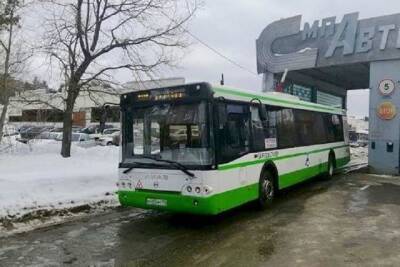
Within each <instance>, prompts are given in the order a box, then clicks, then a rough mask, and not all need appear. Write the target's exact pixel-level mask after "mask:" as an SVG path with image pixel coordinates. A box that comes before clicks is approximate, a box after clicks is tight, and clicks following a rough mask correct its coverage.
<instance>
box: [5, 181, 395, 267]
mask: <svg viewBox="0 0 400 267" xmlns="http://www.w3.org/2000/svg"><path fill="white" fill-rule="evenodd" d="M399 226H400V180H397V179H396V178H382V177H375V176H371V175H366V174H360V173H353V174H346V175H345V174H342V175H337V176H336V177H335V178H334V179H332V180H330V181H312V182H309V183H306V184H303V185H301V186H297V187H296V188H293V189H291V190H289V191H285V192H283V193H282V194H281V195H280V196H279V198H278V199H277V201H276V202H275V204H274V206H273V208H271V209H269V210H267V211H262V212H260V211H257V210H256V209H255V208H254V207H253V206H252V205H248V206H244V207H241V208H239V209H236V210H234V211H232V212H228V213H226V214H223V215H222V216H218V217H206V218H205V217H193V216H177V215H170V214H164V213H157V212H144V211H142V210H138V209H117V210H114V211H111V212H109V213H107V214H102V215H98V216H93V217H88V218H85V219H79V220H76V221H74V222H69V223H65V224H62V225H58V226H54V227H49V228H46V229H40V230H36V231H32V232H29V233H24V234H19V235H16V236H12V237H8V238H3V239H0V265H1V266H32V265H33V266H246V267H249V266H294V265H296V266H307V267H308V266H344V265H347V266H382V265H386V266H399V265H400V253H399V251H400V228H399Z"/></svg>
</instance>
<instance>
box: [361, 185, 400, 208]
mask: <svg viewBox="0 0 400 267" xmlns="http://www.w3.org/2000/svg"><path fill="white" fill-rule="evenodd" d="M365 192H366V197H367V198H368V201H369V203H370V204H393V205H400V185H395V184H390V183H382V184H381V185H374V186H370V187H369V188H368V189H366V190H365Z"/></svg>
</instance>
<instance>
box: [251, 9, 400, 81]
mask: <svg viewBox="0 0 400 267" xmlns="http://www.w3.org/2000/svg"><path fill="white" fill-rule="evenodd" d="M358 17H359V14H358V13H351V14H347V15H345V16H344V17H343V18H342V19H341V20H338V19H337V18H336V17H330V18H325V19H322V20H321V21H320V20H316V21H314V22H313V23H308V22H306V23H305V24H304V27H303V30H301V16H296V17H292V18H288V19H283V20H279V21H276V22H273V23H272V24H270V25H268V26H267V27H266V28H265V29H264V31H263V32H262V33H261V35H260V37H259V39H258V40H257V66H258V72H259V73H264V72H267V71H269V72H272V73H278V72H283V71H284V70H285V69H289V70H296V69H304V68H314V67H324V66H331V65H339V64H350V63H361V62H370V61H376V60H387V59H400V14H395V15H389V16H382V17H376V18H370V19H363V20H358Z"/></svg>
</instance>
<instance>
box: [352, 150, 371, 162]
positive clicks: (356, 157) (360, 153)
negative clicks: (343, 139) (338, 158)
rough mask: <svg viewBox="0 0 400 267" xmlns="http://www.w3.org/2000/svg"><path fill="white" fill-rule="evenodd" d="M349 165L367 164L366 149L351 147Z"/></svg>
mask: <svg viewBox="0 0 400 267" xmlns="http://www.w3.org/2000/svg"><path fill="white" fill-rule="evenodd" d="M350 154H351V162H350V164H352V165H353V164H366V163H368V147H351V148H350Z"/></svg>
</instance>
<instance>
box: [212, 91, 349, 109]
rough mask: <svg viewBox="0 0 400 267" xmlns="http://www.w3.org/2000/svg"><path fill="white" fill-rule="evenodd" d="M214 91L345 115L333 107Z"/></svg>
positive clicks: (237, 92)
mask: <svg viewBox="0 0 400 267" xmlns="http://www.w3.org/2000/svg"><path fill="white" fill-rule="evenodd" d="M213 90H214V91H216V92H219V93H225V94H229V95H235V96H239V97H245V98H251V99H253V98H258V99H260V100H266V101H271V102H276V103H282V104H288V105H293V106H302V107H306V108H311V109H314V110H319V111H324V112H334V113H338V114H343V111H342V110H340V109H337V108H333V107H325V106H322V105H318V104H306V103H299V102H294V101H290V100H284V99H276V98H273V97H268V96H262V95H256V94H251V93H245V92H240V91H235V90H229V89H225V88H219V87H213Z"/></svg>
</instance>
